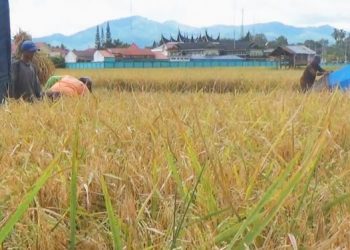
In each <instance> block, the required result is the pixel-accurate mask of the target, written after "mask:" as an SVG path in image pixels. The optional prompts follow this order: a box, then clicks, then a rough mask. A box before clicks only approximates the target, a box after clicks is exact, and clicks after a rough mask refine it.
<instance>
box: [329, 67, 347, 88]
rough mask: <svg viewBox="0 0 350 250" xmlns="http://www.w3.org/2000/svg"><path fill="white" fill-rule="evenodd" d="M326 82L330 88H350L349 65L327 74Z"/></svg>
mask: <svg viewBox="0 0 350 250" xmlns="http://www.w3.org/2000/svg"><path fill="white" fill-rule="evenodd" d="M328 84H329V86H330V87H331V88H336V87H339V88H340V89H342V90H349V89H350V65H347V66H345V67H344V68H341V69H339V70H336V71H334V72H332V73H330V74H329V77H328Z"/></svg>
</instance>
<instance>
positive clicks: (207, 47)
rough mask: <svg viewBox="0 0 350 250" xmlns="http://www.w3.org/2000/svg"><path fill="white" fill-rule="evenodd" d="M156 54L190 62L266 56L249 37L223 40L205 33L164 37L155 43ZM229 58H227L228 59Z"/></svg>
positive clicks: (154, 50)
mask: <svg viewBox="0 0 350 250" xmlns="http://www.w3.org/2000/svg"><path fill="white" fill-rule="evenodd" d="M152 51H153V52H154V53H161V54H163V56H165V57H167V58H169V59H170V60H174V59H176V60H188V59H191V58H198V57H200V58H202V57H207V58H208V59H211V58H214V57H215V58H217V57H222V56H228V55H235V56H239V57H242V58H261V57H263V56H264V52H263V50H262V49H259V47H258V46H257V44H255V43H254V42H252V41H251V40H250V39H249V37H248V36H247V37H246V38H244V39H241V40H238V41H234V40H221V39H220V35H218V37H217V38H213V37H212V36H210V35H209V34H208V32H207V31H205V34H204V35H203V36H202V35H199V36H198V37H194V36H193V35H192V36H191V37H189V36H188V35H184V34H182V33H181V32H180V31H179V33H178V35H177V38H176V39H175V38H173V37H172V36H170V38H169V39H168V38H165V37H164V36H163V35H162V36H161V39H160V41H159V42H158V43H156V42H154V43H153V49H152ZM226 58H227V57H226Z"/></svg>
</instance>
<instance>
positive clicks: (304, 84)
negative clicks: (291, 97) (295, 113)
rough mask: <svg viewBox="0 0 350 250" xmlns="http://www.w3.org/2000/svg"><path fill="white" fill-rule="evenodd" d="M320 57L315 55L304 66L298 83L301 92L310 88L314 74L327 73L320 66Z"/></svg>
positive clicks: (313, 80)
mask: <svg viewBox="0 0 350 250" xmlns="http://www.w3.org/2000/svg"><path fill="white" fill-rule="evenodd" d="M320 63H321V57H320V56H315V57H314V59H313V60H312V62H311V63H310V64H309V65H308V66H307V67H306V69H305V71H304V73H303V75H302V77H301V79H300V85H301V90H302V91H303V92H306V91H308V90H309V89H311V88H312V86H313V85H314V83H315V80H316V76H323V75H327V74H328V72H327V71H326V70H324V69H322V68H321V66H320Z"/></svg>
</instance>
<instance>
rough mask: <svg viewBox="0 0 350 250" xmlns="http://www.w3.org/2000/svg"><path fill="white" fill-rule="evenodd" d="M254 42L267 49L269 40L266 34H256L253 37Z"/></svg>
mask: <svg viewBox="0 0 350 250" xmlns="http://www.w3.org/2000/svg"><path fill="white" fill-rule="evenodd" d="M253 41H254V42H255V43H256V44H257V45H258V46H259V47H260V48H265V47H266V44H267V38H266V36H265V34H262V33H261V34H256V35H255V36H254V37H253Z"/></svg>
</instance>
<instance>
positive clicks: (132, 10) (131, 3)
mask: <svg viewBox="0 0 350 250" xmlns="http://www.w3.org/2000/svg"><path fill="white" fill-rule="evenodd" d="M132 11H133V10H132V0H130V17H132ZM130 30H131V31H132V18H130Z"/></svg>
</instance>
